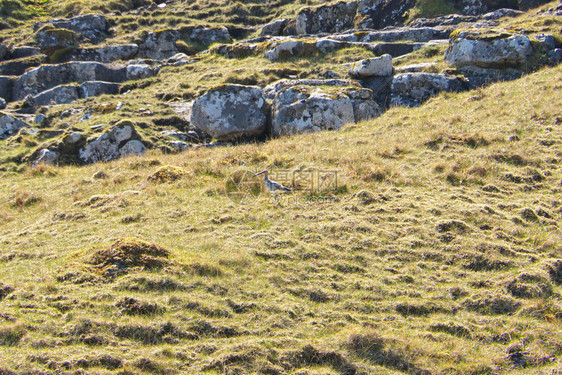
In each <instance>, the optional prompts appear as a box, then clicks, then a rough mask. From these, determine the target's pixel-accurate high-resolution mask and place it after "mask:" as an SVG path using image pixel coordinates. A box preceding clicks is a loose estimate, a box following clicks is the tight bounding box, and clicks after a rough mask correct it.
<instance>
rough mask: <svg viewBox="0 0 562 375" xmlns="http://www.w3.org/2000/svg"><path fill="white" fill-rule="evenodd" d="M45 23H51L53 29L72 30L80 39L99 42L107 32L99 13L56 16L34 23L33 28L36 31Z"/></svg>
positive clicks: (106, 25)
mask: <svg viewBox="0 0 562 375" xmlns="http://www.w3.org/2000/svg"><path fill="white" fill-rule="evenodd" d="M45 25H52V26H53V27H54V28H55V29H67V30H72V31H74V32H75V33H78V34H79V37H80V41H82V42H90V43H94V44H95V43H99V42H101V41H102V40H103V39H104V38H105V34H106V33H107V28H108V24H107V20H106V18H105V16H103V15H100V14H85V15H82V16H77V17H71V18H57V19H51V20H48V21H46V22H39V23H37V24H35V26H34V30H35V31H38V30H39V29H41V28H42V27H44V26H45Z"/></svg>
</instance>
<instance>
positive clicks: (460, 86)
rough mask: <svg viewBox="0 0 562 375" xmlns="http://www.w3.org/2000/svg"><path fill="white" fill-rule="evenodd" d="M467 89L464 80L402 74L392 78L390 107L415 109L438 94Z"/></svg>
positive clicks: (434, 75) (437, 75)
mask: <svg viewBox="0 0 562 375" xmlns="http://www.w3.org/2000/svg"><path fill="white" fill-rule="evenodd" d="M467 89H468V84H467V82H465V81H464V80H462V79H460V78H458V77H455V76H449V75H445V74H431V73H402V74H397V75H395V76H394V78H393V80H392V87H391V92H392V93H391V102H390V104H391V105H404V106H408V107H415V106H418V105H420V104H421V103H423V102H424V101H426V100H427V99H429V98H430V97H432V96H435V95H437V94H438V93H440V92H443V91H446V92H459V91H464V90H467Z"/></svg>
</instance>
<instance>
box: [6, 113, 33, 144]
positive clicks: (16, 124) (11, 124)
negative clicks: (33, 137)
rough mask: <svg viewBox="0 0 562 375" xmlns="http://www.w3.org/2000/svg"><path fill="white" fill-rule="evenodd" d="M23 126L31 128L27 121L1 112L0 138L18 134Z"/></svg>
mask: <svg viewBox="0 0 562 375" xmlns="http://www.w3.org/2000/svg"><path fill="white" fill-rule="evenodd" d="M21 128H31V125H29V124H28V123H27V122H25V121H22V120H20V119H18V118H16V117H13V116H11V115H8V114H6V113H3V112H0V139H5V138H8V137H9V136H11V135H14V134H16V133H17V132H18V131H19V130H20V129H21Z"/></svg>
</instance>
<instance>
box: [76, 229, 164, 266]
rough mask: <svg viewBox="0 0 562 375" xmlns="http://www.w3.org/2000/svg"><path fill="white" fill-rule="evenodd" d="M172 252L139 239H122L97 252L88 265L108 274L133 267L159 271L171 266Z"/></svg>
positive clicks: (89, 259) (88, 261) (90, 257)
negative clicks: (170, 256) (170, 257)
mask: <svg viewBox="0 0 562 375" xmlns="http://www.w3.org/2000/svg"><path fill="white" fill-rule="evenodd" d="M169 255H170V251H168V250H166V249H164V248H163V247H161V246H158V245H155V244H153V243H149V242H145V241H142V240H139V239H137V238H122V239H119V240H117V241H115V242H114V243H113V244H112V245H110V246H109V247H107V248H103V249H100V250H96V251H95V252H94V254H92V255H90V256H89V257H88V258H87V259H86V263H88V264H91V265H93V266H94V267H95V268H96V269H98V270H100V271H102V272H104V273H107V274H113V273H119V272H123V271H126V270H127V269H128V268H131V267H141V268H143V269H159V268H162V267H164V266H166V265H169V264H170V261H169V260H168V259H167V258H168V257H169Z"/></svg>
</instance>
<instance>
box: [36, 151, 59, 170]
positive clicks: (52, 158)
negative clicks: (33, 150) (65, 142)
mask: <svg viewBox="0 0 562 375" xmlns="http://www.w3.org/2000/svg"><path fill="white" fill-rule="evenodd" d="M58 158H59V154H58V153H57V152H55V151H51V150H49V149H46V148H44V149H42V150H41V151H39V154H38V156H37V159H35V161H34V162H33V166H34V167H36V166H38V165H39V164H47V165H52V164H55V163H56V162H57V161H58Z"/></svg>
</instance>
